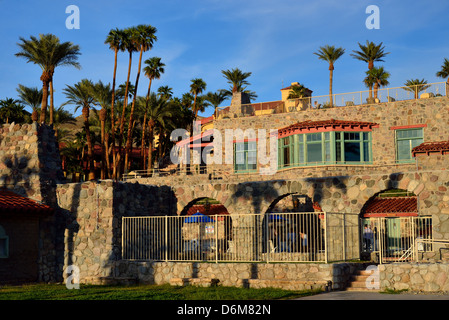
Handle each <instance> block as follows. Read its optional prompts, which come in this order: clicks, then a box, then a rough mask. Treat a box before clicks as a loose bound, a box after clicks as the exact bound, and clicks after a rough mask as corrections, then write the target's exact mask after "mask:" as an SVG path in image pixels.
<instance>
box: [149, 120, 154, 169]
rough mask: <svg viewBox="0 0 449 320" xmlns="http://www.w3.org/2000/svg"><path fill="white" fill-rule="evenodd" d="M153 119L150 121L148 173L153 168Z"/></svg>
mask: <svg viewBox="0 0 449 320" xmlns="http://www.w3.org/2000/svg"><path fill="white" fill-rule="evenodd" d="M151 122H152V121H151V120H150V121H148V136H149V137H148V138H149V139H148V173H151V169H152V168H153V139H154V137H153V130H154V128H153V127H154V125H153V124H152V123H151Z"/></svg>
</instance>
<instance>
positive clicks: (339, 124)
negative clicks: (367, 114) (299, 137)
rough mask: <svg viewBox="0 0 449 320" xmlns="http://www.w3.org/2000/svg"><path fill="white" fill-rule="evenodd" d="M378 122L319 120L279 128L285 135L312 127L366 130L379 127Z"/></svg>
mask: <svg viewBox="0 0 449 320" xmlns="http://www.w3.org/2000/svg"><path fill="white" fill-rule="evenodd" d="M377 126H378V124H377V123H373V122H364V121H350V120H335V119H330V120H318V121H311V120H307V121H302V122H298V123H295V124H292V125H289V126H287V127H284V128H281V129H278V132H279V135H280V136H284V135H288V134H289V133H290V134H293V133H294V132H298V133H299V132H301V131H308V130H310V129H321V130H325V129H330V130H364V129H371V128H373V127H377Z"/></svg>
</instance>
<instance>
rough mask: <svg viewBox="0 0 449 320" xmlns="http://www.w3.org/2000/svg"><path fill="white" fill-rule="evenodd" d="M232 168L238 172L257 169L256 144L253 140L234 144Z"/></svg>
mask: <svg viewBox="0 0 449 320" xmlns="http://www.w3.org/2000/svg"><path fill="white" fill-rule="evenodd" d="M234 170H235V171H239V172H244V171H256V170H257V144H256V142H255V141H251V142H237V143H235V144H234Z"/></svg>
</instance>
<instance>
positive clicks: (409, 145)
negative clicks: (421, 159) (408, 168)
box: [395, 128, 424, 162]
mask: <svg viewBox="0 0 449 320" xmlns="http://www.w3.org/2000/svg"><path fill="white" fill-rule="evenodd" d="M395 136H396V160H397V161H398V162H413V161H414V160H413V156H412V149H413V148H414V147H416V146H419V145H420V144H421V143H423V142H424V130H423V128H412V129H398V130H396V134H395Z"/></svg>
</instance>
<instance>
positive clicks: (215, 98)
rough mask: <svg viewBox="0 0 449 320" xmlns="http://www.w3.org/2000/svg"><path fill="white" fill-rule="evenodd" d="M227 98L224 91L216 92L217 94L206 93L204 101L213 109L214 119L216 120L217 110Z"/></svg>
mask: <svg viewBox="0 0 449 320" xmlns="http://www.w3.org/2000/svg"><path fill="white" fill-rule="evenodd" d="M228 98H229V95H228V94H227V93H226V91H225V90H218V91H217V92H208V93H207V94H206V95H205V99H206V100H207V101H208V102H209V103H210V104H211V105H212V106H213V107H214V118H215V119H217V108H218V107H219V106H220V104H222V103H223V102H224V101H225V100H227V99H228Z"/></svg>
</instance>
